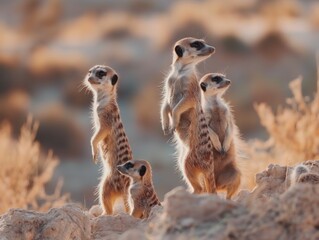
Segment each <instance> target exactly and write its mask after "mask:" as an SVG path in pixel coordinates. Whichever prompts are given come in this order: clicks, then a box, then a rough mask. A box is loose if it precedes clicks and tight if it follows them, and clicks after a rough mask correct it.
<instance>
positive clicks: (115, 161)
mask: <svg viewBox="0 0 319 240" xmlns="http://www.w3.org/2000/svg"><path fill="white" fill-rule="evenodd" d="M117 83H118V74H117V73H116V72H115V71H114V70H113V69H112V68H110V67H107V66H103V65H97V66H94V67H92V68H91V69H90V70H89V72H88V74H87V76H86V78H85V84H86V85H87V86H88V87H89V89H90V90H91V91H92V93H93V121H94V129H95V132H94V134H93V137H92V138H91V148H92V157H93V161H94V162H95V163H96V162H97V159H98V152H100V153H101V157H102V159H103V161H102V162H103V176H102V178H101V181H100V185H99V190H98V191H99V201H100V205H101V206H102V208H103V214H108V215H112V214H113V207H114V203H115V201H116V200H117V199H119V198H122V199H123V200H124V206H125V210H126V212H129V206H128V192H127V191H128V186H129V182H130V180H129V178H128V177H127V176H124V175H122V174H120V173H119V172H118V171H117V168H116V167H117V165H119V164H123V163H125V162H127V161H129V160H131V159H132V151H131V147H130V145H129V142H128V139H127V137H126V134H125V131H124V127H123V124H122V121H121V117H120V110H119V107H118V104H117V100H116V95H117Z"/></svg>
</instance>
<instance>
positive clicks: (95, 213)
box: [89, 205, 103, 217]
mask: <svg viewBox="0 0 319 240" xmlns="http://www.w3.org/2000/svg"><path fill="white" fill-rule="evenodd" d="M89 213H90V214H91V215H92V216H93V217H98V216H101V215H102V213H103V210H102V208H101V207H100V206H99V205H93V206H92V207H91V208H90V210H89Z"/></svg>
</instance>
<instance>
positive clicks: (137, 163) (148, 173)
mask: <svg viewBox="0 0 319 240" xmlns="http://www.w3.org/2000/svg"><path fill="white" fill-rule="evenodd" d="M143 166H144V170H145V171H141V168H142V167H143ZM118 171H119V172H120V173H122V174H123V175H126V176H128V177H130V179H131V184H130V187H129V194H130V201H129V202H130V208H131V215H132V216H134V217H136V218H148V216H149V214H150V212H151V209H152V207H154V206H155V205H161V203H160V201H159V200H158V198H157V195H156V192H155V190H154V186H153V181H152V168H151V165H150V163H149V162H147V161H144V160H132V161H129V162H127V163H124V164H122V165H119V166H118Z"/></svg>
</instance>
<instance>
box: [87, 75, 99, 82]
mask: <svg viewBox="0 0 319 240" xmlns="http://www.w3.org/2000/svg"><path fill="white" fill-rule="evenodd" d="M88 81H89V83H91V84H98V82H97V81H96V79H95V78H94V77H92V76H90V77H89V78H88Z"/></svg>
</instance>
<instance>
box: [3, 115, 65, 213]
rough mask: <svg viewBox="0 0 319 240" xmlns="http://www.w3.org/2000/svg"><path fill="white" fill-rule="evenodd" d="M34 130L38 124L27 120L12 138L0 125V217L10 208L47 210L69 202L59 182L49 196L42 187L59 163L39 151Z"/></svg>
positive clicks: (7, 130) (51, 154) (9, 131)
mask: <svg viewBox="0 0 319 240" xmlns="http://www.w3.org/2000/svg"><path fill="white" fill-rule="evenodd" d="M37 129H38V123H37V122H34V121H33V120H32V118H31V117H29V118H28V120H27V122H26V123H25V124H24V125H23V126H22V128H21V131H20V135H19V136H18V138H17V139H15V138H14V137H13V136H12V131H11V126H10V124H9V123H8V122H3V123H2V124H1V126H0V164H1V168H0V179H1V185H0V192H1V197H0V213H1V214H2V213H4V212H6V211H8V210H9V209H10V208H24V209H34V210H38V211H47V210H48V209H50V208H52V207H58V206H62V205H63V204H65V203H66V202H67V200H68V199H69V197H68V194H61V187H62V184H63V183H62V181H60V182H59V183H58V184H57V186H56V187H55V190H54V192H53V193H51V194H48V193H47V192H46V189H45V186H46V184H47V183H48V182H49V181H50V180H51V178H52V176H53V173H54V169H55V168H56V166H57V164H58V163H59V161H58V159H57V158H56V157H54V156H53V153H52V152H49V153H47V154H44V153H42V152H41V148H40V144H39V142H37V141H36V140H35V136H36V132H37Z"/></svg>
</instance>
